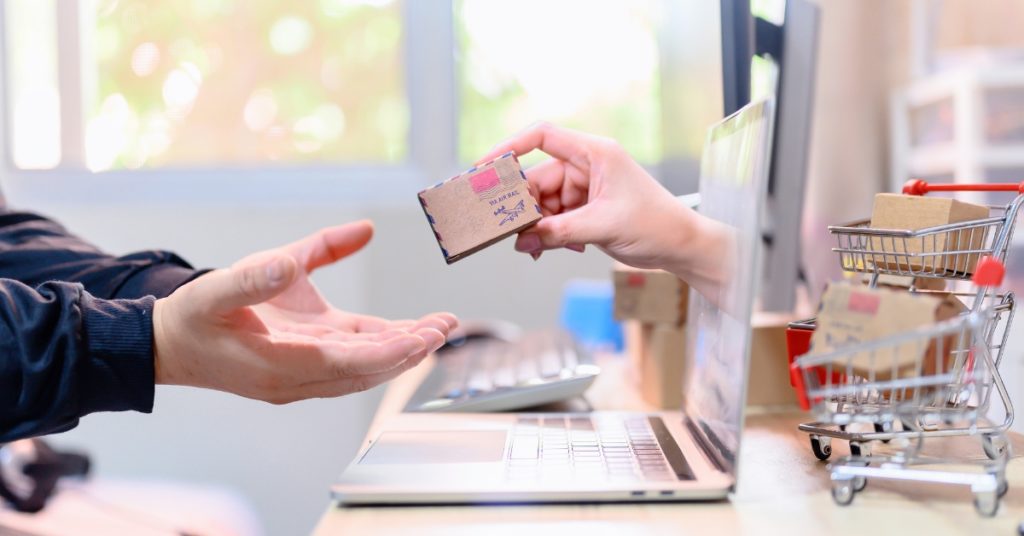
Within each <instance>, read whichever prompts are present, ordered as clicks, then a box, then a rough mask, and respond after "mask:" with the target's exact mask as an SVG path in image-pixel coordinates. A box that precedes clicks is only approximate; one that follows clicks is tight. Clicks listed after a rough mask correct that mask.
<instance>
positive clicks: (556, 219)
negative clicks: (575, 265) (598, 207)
mask: <svg viewBox="0 0 1024 536" xmlns="http://www.w3.org/2000/svg"><path fill="white" fill-rule="evenodd" d="M593 218H594V214H592V211H591V210H589V207H588V206H582V207H580V208H578V209H575V210H571V211H569V212H563V213H561V214H556V215H554V216H546V217H544V218H542V219H541V220H540V221H538V222H537V224H536V225H534V226H533V227H530V228H529V229H526V230H524V231H523V232H522V233H520V234H519V238H518V239H517V240H516V250H518V251H523V252H526V253H539V252H541V251H544V250H546V249H555V248H561V247H566V246H575V245H580V246H582V245H584V244H590V243H597V242H600V241H601V240H602V239H603V238H604V237H603V236H601V232H600V230H599V229H598V226H597V225H596V223H597V222H596V221H595V220H594V219H593Z"/></svg>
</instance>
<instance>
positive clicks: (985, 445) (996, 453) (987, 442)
mask: <svg viewBox="0 0 1024 536" xmlns="http://www.w3.org/2000/svg"><path fill="white" fill-rule="evenodd" d="M981 448H982V449H984V451H985V455H986V456H988V457H989V459H992V460H998V459H1000V458H1002V457H1003V454H1004V453H1005V452H1006V438H1004V437H1002V436H996V435H991V434H985V435H983V436H981Z"/></svg>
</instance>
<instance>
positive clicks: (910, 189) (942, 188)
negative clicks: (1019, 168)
mask: <svg viewBox="0 0 1024 536" xmlns="http://www.w3.org/2000/svg"><path fill="white" fill-rule="evenodd" d="M929 192H1017V193H1019V194H1024V181H1022V182H1020V183H1014V182H1003V183H991V184H928V183H927V182H926V181H923V180H921V179H910V180H909V181H907V182H906V183H904V184H903V193H904V194H906V195H924V194H926V193H929Z"/></svg>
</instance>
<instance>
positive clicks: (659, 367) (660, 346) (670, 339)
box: [640, 323, 689, 409]
mask: <svg viewBox="0 0 1024 536" xmlns="http://www.w3.org/2000/svg"><path fill="white" fill-rule="evenodd" d="M642 330H643V342H642V345H643V349H642V352H643V353H642V356H641V362H640V396H641V397H642V398H643V399H644V401H645V402H647V403H648V404H650V405H652V406H655V407H658V408H663V409H679V408H681V407H682V405H683V386H684V385H685V381H686V367H687V363H688V362H689V360H688V359H687V358H686V328H685V326H676V325H672V324H650V323H647V324H643V328H642Z"/></svg>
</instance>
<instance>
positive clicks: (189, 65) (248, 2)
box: [0, 0, 721, 200]
mask: <svg viewBox="0 0 1024 536" xmlns="http://www.w3.org/2000/svg"><path fill="white" fill-rule="evenodd" d="M0 9H2V10H3V15H4V27H5V39H4V47H3V54H2V59H3V70H4V74H5V80H6V84H5V90H6V92H5V98H6V100H7V102H6V114H5V118H4V122H5V123H6V125H5V129H4V132H5V135H6V139H5V143H4V145H3V147H4V149H5V151H6V154H7V156H8V158H7V162H6V163H7V164H12V165H9V166H7V168H6V171H7V173H6V176H5V178H4V182H5V185H7V186H8V188H7V189H8V190H11V188H9V186H10V185H11V184H12V183H17V184H16V186H17V188H16V189H18V190H19V191H26V190H33V189H35V191H38V192H40V195H42V192H43V189H44V188H49V192H52V191H54V190H60V191H62V192H67V193H65V194H63V195H66V196H67V198H68V199H75V197H74V196H76V195H83V194H88V193H90V190H89V188H91V186H90V185H93V184H99V183H102V184H104V188H107V189H108V191H110V190H114V189H118V188H120V190H119V192H123V193H119V195H122V197H124V198H125V199H128V198H129V197H130V196H132V195H140V196H154V197H155V198H156V197H158V196H159V195H160V194H159V192H160V188H161V187H163V188H164V193H166V192H168V191H174V188H175V187H177V186H178V185H179V184H180V182H181V181H182V180H188V181H192V182H191V184H203V185H204V188H205V190H204V191H205V192H206V193H207V195H208V196H210V199H216V198H217V196H221V197H223V198H225V199H231V200H235V199H236V196H237V195H239V194H238V188H236V187H228V186H223V187H218V186H217V185H218V184H221V183H224V184H226V183H227V182H225V181H219V180H218V179H220V178H223V177H229V178H232V179H234V180H236V181H241V180H244V181H247V183H254V181H255V182H258V183H259V187H258V188H253V189H252V192H253V193H252V194H251V196H253V197H254V198H255V196H259V195H263V196H267V195H272V194H268V193H267V192H270V191H272V190H274V188H277V191H276V193H275V194H274V195H281V194H284V195H286V196H291V197H290V198H292V199H297V198H300V197H302V196H305V197H316V196H320V197H319V198H318V199H320V200H323V199H325V197H324V196H327V197H326V198H331V196H334V197H333V199H338V198H340V196H341V195H344V196H345V198H346V199H350V198H351V197H352V195H353V193H355V194H356V195H361V193H360V192H362V193H365V194H366V195H367V196H371V197H374V198H379V197H380V196H381V195H385V194H384V193H381V192H387V195H395V194H394V193H391V192H395V191H397V190H398V189H396V188H384V189H381V188H379V187H378V183H380V182H381V181H383V182H388V181H390V184H398V183H399V182H401V183H402V184H403V185H423V184H425V183H430V182H434V181H437V180H440V179H442V178H445V177H446V176H448V175H449V174H451V173H454V172H456V171H458V170H459V169H461V168H463V167H464V166H465V165H466V164H467V162H470V161H473V160H475V159H476V158H478V157H479V156H480V155H481V154H483V153H485V152H486V151H487V150H488V149H489V148H490V147H491V146H493V144H494V143H496V142H498V141H500V140H502V139H504V138H506V137H507V136H509V135H511V134H512V133H514V132H516V131H519V130H520V129H522V128H524V127H526V126H528V125H530V124H531V123H534V122H536V121H538V120H548V121H552V122H555V123H558V124H562V125H566V126H568V127H571V128H576V129H579V130H583V131H587V132H592V133H596V134H601V135H606V136H610V137H614V138H616V139H618V140H620V141H621V142H622V143H623V145H625V147H626V149H627V150H629V151H630V152H631V153H632V154H633V155H634V156H635V157H636V158H637V159H638V160H640V161H641V162H642V163H644V164H645V165H647V166H648V167H649V168H651V169H652V170H655V171H656V174H657V175H658V176H659V177H660V178H662V179H666V180H670V181H676V182H675V183H677V184H684V185H690V186H692V185H693V184H696V182H695V177H696V166H695V165H694V161H695V160H696V158H698V157H699V155H700V150H701V145H702V143H703V139H704V136H705V133H706V128H707V126H708V125H709V124H711V123H712V122H713V121H715V120H717V119H719V118H720V117H721V100H720V95H719V94H720V91H721V86H720V76H721V74H720V67H719V60H718V55H717V53H716V52H717V45H718V39H719V36H718V21H717V15H716V14H717V9H718V8H717V4H715V3H705V2H688V3H681V2H674V1H671V0H605V1H602V2H592V1H588V0H519V1H517V2H495V1H493V0H293V1H291V2H284V1H280V0H176V1H173V2H154V1H152V0H89V1H82V0H5V1H3V2H0ZM583 12H585V14H586V24H572V23H571V22H572V21H574V20H579V13H583ZM666 29H668V30H671V31H666ZM295 170H301V171H302V172H301V173H295ZM125 171H132V173H125ZM46 173H49V177H48V179H47V180H48V181H49V182H48V183H46V184H47V186H45V187H44V186H42V184H43V182H42V181H38V180H36V179H37V178H38V177H39V175H41V174H46ZM99 176H102V180H101V179H100V178H98V177H99ZM140 180H146V181H148V182H147V183H146V184H147V186H146V188H135V187H132V186H131V185H133V184H135V183H137V182H138V181H140ZM19 181H20V182H19ZM54 181H62V182H60V183H59V184H60V185H61V187H60V188H54V185H55V184H58V183H57V182H54ZM395 181H398V182H395ZM300 182H301V183H302V184H303V185H304V186H303V187H302V188H293V187H291V186H274V185H275V184H277V183H281V184H287V185H295V184H298V183H300ZM207 184H209V186H208V187H207V186H206V185H207ZM234 184H238V182H235V183H234ZM353 184H355V185H357V186H352V185H353ZM359 184H364V186H358V185H359ZM365 184H372V185H373V186H365ZM37 185H38V186H37ZM161 185H163V186H161ZM339 185H344V186H343V188H347V190H345V193H344V194H339V193H338V192H339ZM688 187H689V186H688ZM218 188H220V189H219V190H218ZM360 188H362V190H360ZM402 189H403V191H404V189H405V186H402ZM370 190H372V192H371V191H370ZM371 194H372V195H371ZM275 199H277V197H275Z"/></svg>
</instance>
